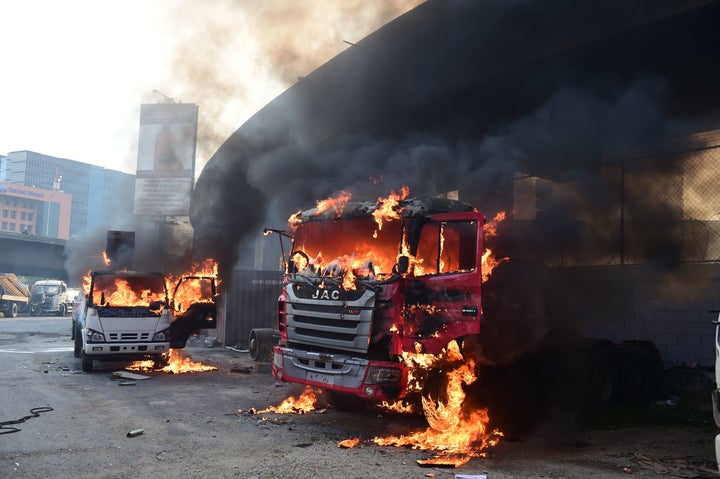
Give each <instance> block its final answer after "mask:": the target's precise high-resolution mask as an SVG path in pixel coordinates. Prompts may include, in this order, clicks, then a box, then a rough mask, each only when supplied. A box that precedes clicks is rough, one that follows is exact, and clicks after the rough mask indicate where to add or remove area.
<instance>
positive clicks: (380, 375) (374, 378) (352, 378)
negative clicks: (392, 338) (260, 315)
mask: <svg viewBox="0 0 720 479" xmlns="http://www.w3.org/2000/svg"><path fill="white" fill-rule="evenodd" d="M272 370H273V376H274V377H275V379H276V380H278V381H283V382H290V383H298V384H305V385H307V386H315V387H319V388H322V389H327V390H331V391H337V392H339V393H343V394H350V395H353V396H358V397H361V398H365V399H370V400H373V401H375V402H382V401H393V400H395V399H398V398H401V397H403V396H405V392H406V389H407V367H406V366H405V365H404V364H402V363H392V362H386V361H371V360H368V359H363V358H354V357H352V356H347V355H341V354H325V353H315V352H308V351H300V350H297V349H292V348H288V347H284V346H275V348H274V349H273V366H272Z"/></svg>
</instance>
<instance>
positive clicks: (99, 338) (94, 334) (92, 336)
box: [87, 329, 105, 343]
mask: <svg viewBox="0 0 720 479" xmlns="http://www.w3.org/2000/svg"><path fill="white" fill-rule="evenodd" d="M87 341H88V343H104V342H105V335H104V334H103V333H101V332H99V331H94V330H92V329H88V331H87Z"/></svg>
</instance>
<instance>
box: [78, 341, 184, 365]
mask: <svg viewBox="0 0 720 479" xmlns="http://www.w3.org/2000/svg"><path fill="white" fill-rule="evenodd" d="M169 351H170V343H168V342H163V343H88V344H87V345H86V346H85V351H84V352H85V356H86V357H87V358H88V359H95V360H99V361H102V360H105V361H112V360H117V361H122V360H140V359H145V358H147V357H151V356H158V355H162V354H166V353H168V352H169Z"/></svg>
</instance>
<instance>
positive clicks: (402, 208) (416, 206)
mask: <svg viewBox="0 0 720 479" xmlns="http://www.w3.org/2000/svg"><path fill="white" fill-rule="evenodd" d="M381 205H382V202H379V201H358V202H348V203H347V204H346V205H345V206H344V208H343V209H342V211H340V212H337V211H336V210H334V209H332V208H328V209H327V210H325V211H322V212H320V213H319V212H318V208H310V209H307V210H304V211H301V212H300V213H298V214H297V215H295V216H294V217H295V218H296V219H297V220H300V222H302V223H306V222H310V221H332V220H338V219H351V218H368V217H371V216H372V214H373V212H374V211H375V210H377V209H378V208H379V207H380V206H381ZM393 209H394V210H395V211H397V212H398V213H399V214H400V216H401V217H403V218H412V217H423V216H428V215H433V214H439V213H462V212H474V211H476V209H475V208H474V207H473V206H472V205H471V204H470V203H466V202H464V201H458V200H450V199H447V198H435V197H429V196H423V197H416V198H406V199H404V200H401V201H399V202H398V204H397V206H395V207H394V208H393Z"/></svg>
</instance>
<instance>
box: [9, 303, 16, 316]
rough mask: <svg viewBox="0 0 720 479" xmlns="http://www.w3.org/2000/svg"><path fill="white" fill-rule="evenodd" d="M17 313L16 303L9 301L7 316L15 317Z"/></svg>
mask: <svg viewBox="0 0 720 479" xmlns="http://www.w3.org/2000/svg"><path fill="white" fill-rule="evenodd" d="M17 313H18V306H17V303H11V304H10V307H9V308H8V316H9V317H11V318H16V317H17Z"/></svg>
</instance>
